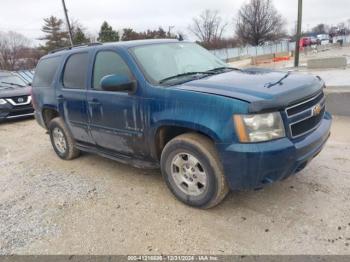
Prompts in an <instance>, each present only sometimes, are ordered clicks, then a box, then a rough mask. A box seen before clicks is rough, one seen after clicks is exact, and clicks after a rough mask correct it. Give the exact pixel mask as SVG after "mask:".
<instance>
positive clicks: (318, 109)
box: [312, 104, 322, 116]
mask: <svg viewBox="0 0 350 262" xmlns="http://www.w3.org/2000/svg"><path fill="white" fill-rule="evenodd" d="M321 111H322V107H321V105H320V104H317V105H315V106H314V107H313V108H312V115H313V116H318V115H319V114H320V113H321Z"/></svg>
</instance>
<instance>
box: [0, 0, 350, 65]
mask: <svg viewBox="0 0 350 262" xmlns="http://www.w3.org/2000/svg"><path fill="white" fill-rule="evenodd" d="M347 22H348V28H347V29H345V28H346V24H345V23H343V24H340V25H338V26H337V27H334V26H333V27H332V26H328V25H325V24H319V25H317V26H316V27H314V28H312V29H311V30H310V31H307V32H304V34H305V35H310V34H313V35H315V34H323V33H327V34H330V35H331V36H334V35H339V34H350V19H349V20H348V21H347ZM71 29H72V41H73V44H74V45H80V44H88V43H91V42H96V41H97V42H102V43H105V42H116V41H128V40H138V39H154V38H176V37H178V36H177V35H175V34H173V33H171V32H170V29H169V30H168V31H166V30H164V29H163V27H159V28H157V29H153V30H152V29H147V30H145V31H141V32H137V31H135V30H134V29H133V28H123V29H122V30H120V31H118V30H115V29H114V28H113V27H112V26H111V25H110V24H108V22H107V21H104V22H103V23H102V25H101V27H100V30H99V32H98V35H97V36H94V35H91V34H89V33H88V32H87V30H86V28H85V27H84V26H83V25H82V24H81V23H80V22H79V21H77V20H73V21H71ZM41 31H42V33H43V36H42V37H41V38H40V40H42V41H43V42H44V44H43V45H41V46H39V47H38V48H36V47H35V48H34V47H31V44H30V40H28V39H27V38H26V37H25V36H23V35H21V34H18V33H15V32H8V33H1V32H0V70H1V69H2V70H3V69H5V70H13V69H18V68H33V67H35V65H36V62H37V61H38V59H39V58H40V57H41V56H42V55H44V54H46V53H48V52H50V51H52V50H54V49H59V48H63V47H66V46H70V41H69V33H68V31H67V26H66V24H65V23H64V22H63V20H62V19H60V18H58V17H55V16H50V17H48V18H45V19H44V20H43V26H42V28H41ZM188 31H189V32H191V33H192V34H193V35H194V36H195V37H196V38H197V39H198V41H197V42H198V43H199V44H201V45H202V46H204V47H206V48H208V49H220V48H230V47H236V46H241V45H252V46H257V45H262V44H264V43H266V42H270V41H277V40H279V39H281V38H285V37H289V38H290V39H293V38H294V33H292V35H288V34H287V32H286V20H285V19H284V18H283V16H282V15H281V14H280V13H279V12H278V11H277V9H276V8H275V6H274V4H273V2H272V0H248V1H247V2H246V3H244V4H243V5H242V6H241V8H240V9H239V10H238V12H237V14H236V15H235V16H234V19H232V20H231V21H225V20H224V19H223V18H222V16H221V15H220V13H219V12H218V11H216V10H204V11H203V12H202V13H200V14H199V15H198V16H197V17H194V18H193V19H192V22H191V24H189V25H188ZM181 35H182V36H181V38H182V37H183V34H181Z"/></svg>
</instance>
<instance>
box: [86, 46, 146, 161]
mask: <svg viewBox="0 0 350 262" xmlns="http://www.w3.org/2000/svg"><path fill="white" fill-rule="evenodd" d="M113 74H114V75H122V76H127V77H129V78H130V79H134V77H133V75H132V73H131V71H130V69H129V67H128V65H127V64H126V63H125V61H124V60H123V59H122V57H121V56H120V55H119V54H118V53H117V52H115V51H114V50H101V51H98V52H97V53H96V56H95V63H94V67H93V73H92V80H91V88H90V89H89V90H88V93H87V100H88V106H89V110H88V111H89V116H90V130H91V135H92V137H93V139H94V141H95V143H96V144H97V145H98V146H99V147H101V148H103V149H107V150H112V151H114V152H118V153H121V154H123V155H134V156H137V155H139V154H141V150H140V148H142V145H143V130H142V128H141V119H140V115H141V112H142V108H141V107H142V103H141V102H142V101H141V100H140V98H139V97H138V96H137V95H135V94H128V93H125V92H112V91H104V90H102V89H101V86H100V81H101V79H102V78H103V77H104V76H107V75H113Z"/></svg>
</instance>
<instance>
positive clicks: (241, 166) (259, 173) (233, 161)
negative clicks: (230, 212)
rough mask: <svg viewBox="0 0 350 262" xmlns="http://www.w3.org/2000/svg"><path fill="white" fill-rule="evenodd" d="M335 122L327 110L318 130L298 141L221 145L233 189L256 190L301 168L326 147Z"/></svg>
mask: <svg viewBox="0 0 350 262" xmlns="http://www.w3.org/2000/svg"><path fill="white" fill-rule="evenodd" d="M331 123H332V117H331V115H330V114H329V113H325V115H324V117H323V119H322V121H321V122H320V125H319V126H318V128H317V129H315V130H314V131H313V132H312V133H309V134H308V135H307V136H305V137H302V138H300V139H297V140H290V139H289V138H283V139H279V140H275V141H270V142H264V143H255V144H231V145H218V149H219V153H220V158H221V161H222V164H223V168H224V172H225V175H226V179H227V181H228V183H229V186H230V188H231V189H232V190H249V189H256V188H260V187H262V186H264V185H265V184H269V183H272V182H275V181H278V180H282V179H285V178H287V177H289V176H291V175H293V174H295V173H297V172H299V171H301V170H302V169H303V168H304V167H305V166H306V165H307V164H308V163H309V162H310V161H311V160H312V159H313V158H314V157H315V156H316V155H317V154H318V153H319V152H320V151H321V150H322V148H323V146H324V145H325V143H326V141H327V140H328V138H329V135H330V128H331Z"/></svg>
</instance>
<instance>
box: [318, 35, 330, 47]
mask: <svg viewBox="0 0 350 262" xmlns="http://www.w3.org/2000/svg"><path fill="white" fill-rule="evenodd" d="M317 40H318V41H319V43H320V44H321V45H327V44H329V43H330V42H331V38H330V37H329V35H328V34H320V35H317Z"/></svg>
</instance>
